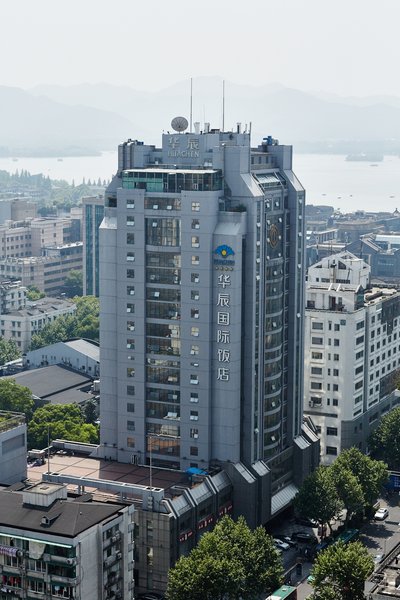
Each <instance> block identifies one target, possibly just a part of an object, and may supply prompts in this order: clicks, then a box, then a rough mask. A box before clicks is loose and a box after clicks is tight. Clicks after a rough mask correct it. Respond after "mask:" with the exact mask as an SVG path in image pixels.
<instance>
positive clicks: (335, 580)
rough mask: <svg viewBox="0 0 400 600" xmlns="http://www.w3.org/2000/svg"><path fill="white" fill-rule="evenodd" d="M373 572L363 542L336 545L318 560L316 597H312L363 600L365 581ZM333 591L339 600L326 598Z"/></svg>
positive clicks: (315, 581) (321, 554)
mask: <svg viewBox="0 0 400 600" xmlns="http://www.w3.org/2000/svg"><path fill="white" fill-rule="evenodd" d="M373 570H374V561H373V559H372V556H371V555H370V554H369V553H368V550H367V548H366V547H365V546H364V545H363V544H361V542H353V543H350V544H344V543H343V542H336V544H333V545H332V546H328V548H327V549H326V550H325V551H324V552H321V553H320V554H318V556H317V558H316V559H315V563H314V566H313V569H312V575H313V577H314V580H313V581H312V586H313V587H314V590H315V593H314V596H312V597H313V598H320V599H321V600H322V599H323V598H324V599H327V598H330V597H332V598H335V600H363V599H364V598H365V596H364V585H365V581H366V579H367V578H368V577H369V576H370V575H371V574H372V572H373ZM324 590H325V592H324ZM331 591H334V592H335V594H336V596H329V595H326V594H331ZM324 593H325V595H324Z"/></svg>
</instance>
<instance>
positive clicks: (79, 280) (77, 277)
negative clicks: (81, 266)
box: [63, 269, 83, 298]
mask: <svg viewBox="0 0 400 600" xmlns="http://www.w3.org/2000/svg"><path fill="white" fill-rule="evenodd" d="M63 289H64V292H65V293H66V295H67V296H68V298H73V297H74V296H82V293H83V273H82V271H77V270H75V269H72V270H71V271H70V272H69V273H68V275H67V276H66V278H65V281H64V286H63Z"/></svg>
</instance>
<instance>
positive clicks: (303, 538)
mask: <svg viewBox="0 0 400 600" xmlns="http://www.w3.org/2000/svg"><path fill="white" fill-rule="evenodd" d="M292 540H296V541H297V542H300V543H302V544H316V543H317V541H318V540H317V538H316V537H315V535H314V534H313V533H308V532H307V531H295V532H294V533H292Z"/></svg>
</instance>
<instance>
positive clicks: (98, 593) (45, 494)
mask: <svg viewBox="0 0 400 600" xmlns="http://www.w3.org/2000/svg"><path fill="white" fill-rule="evenodd" d="M133 515H134V506H133V505H132V504H131V505H128V506H127V505H123V504H117V503H116V502H112V501H108V502H101V501H94V500H92V499H91V498H89V497H86V500H81V498H77V499H74V498H69V497H68V496H67V488H66V486H65V485H62V484H56V483H49V482H43V483H38V484H35V485H33V486H31V487H28V488H25V489H24V490H22V491H17V490H12V491H8V490H2V491H0V544H1V553H0V573H1V591H0V598H27V599H30V600H33V599H36V600H41V599H43V600H46V599H49V598H52V599H55V598H69V599H72V598H73V599H74V600H111V599H113V600H118V598H120V599H124V600H125V599H126V600H131V599H132V598H133V596H134V592H133V590H134V582H133V565H134V562H133Z"/></svg>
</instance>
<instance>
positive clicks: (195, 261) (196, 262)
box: [192, 256, 200, 265]
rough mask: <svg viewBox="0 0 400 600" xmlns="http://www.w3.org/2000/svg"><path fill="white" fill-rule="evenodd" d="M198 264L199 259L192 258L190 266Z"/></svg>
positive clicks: (197, 257) (196, 257)
mask: <svg viewBox="0 0 400 600" xmlns="http://www.w3.org/2000/svg"><path fill="white" fill-rule="evenodd" d="M199 264H200V257H199V256H192V265H199Z"/></svg>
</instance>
